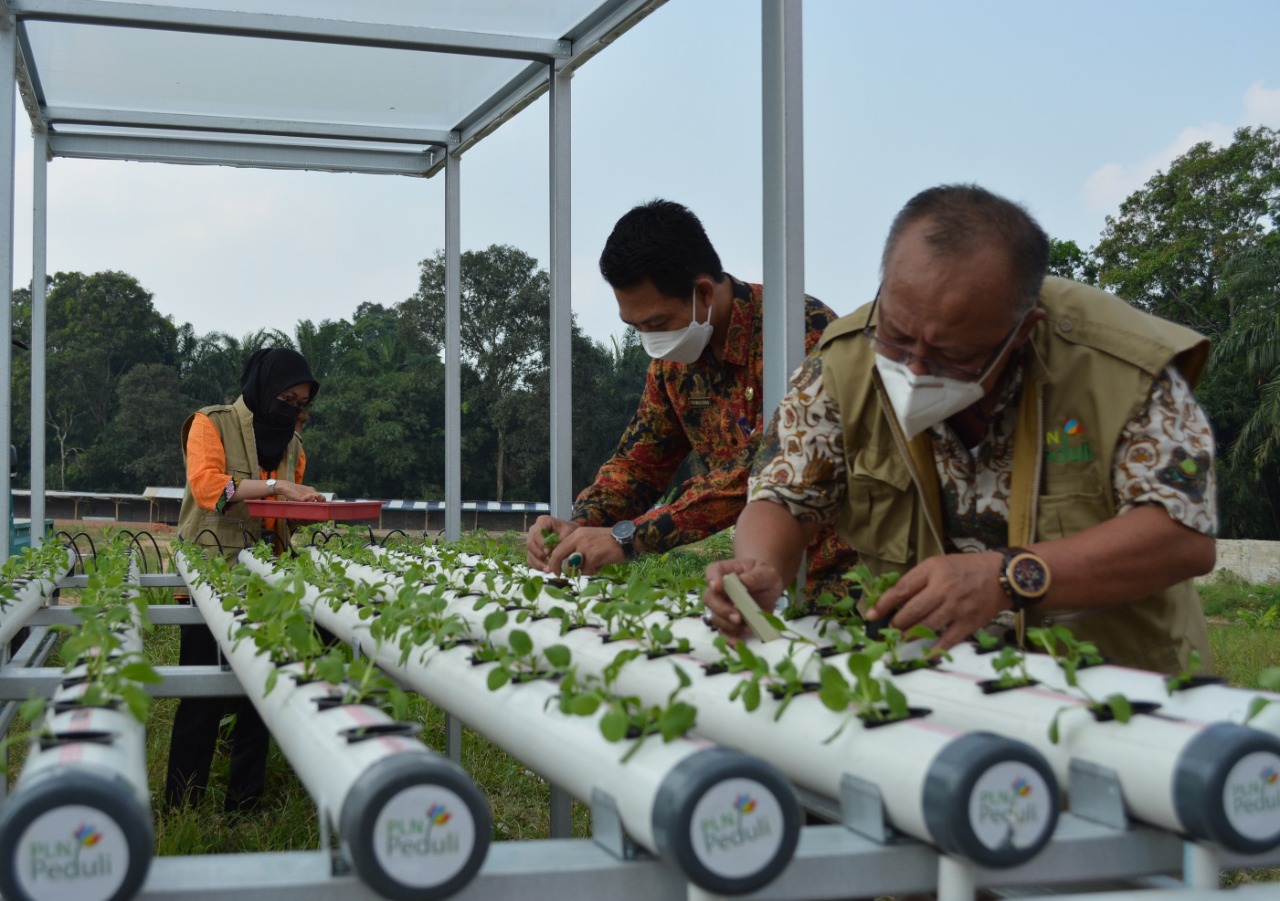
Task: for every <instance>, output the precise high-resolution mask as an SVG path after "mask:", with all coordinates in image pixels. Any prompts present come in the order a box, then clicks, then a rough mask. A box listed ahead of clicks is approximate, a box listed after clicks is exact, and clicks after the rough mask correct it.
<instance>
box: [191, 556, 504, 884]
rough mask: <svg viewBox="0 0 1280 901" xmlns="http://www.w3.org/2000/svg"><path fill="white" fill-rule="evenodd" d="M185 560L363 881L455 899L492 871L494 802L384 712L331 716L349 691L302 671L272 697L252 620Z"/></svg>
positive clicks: (348, 707)
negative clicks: (252, 636)
mask: <svg viewBox="0 0 1280 901" xmlns="http://www.w3.org/2000/svg"><path fill="white" fill-rule="evenodd" d="M246 556H248V555H246ZM176 560H177V565H178V571H179V572H180V573H181V574H182V576H183V578H184V579H185V580H186V582H187V584H188V585H189V586H190V587H191V597H192V600H193V601H194V602H195V604H196V606H197V607H199V608H200V612H201V613H202V614H203V615H204V618H205V622H206V623H207V624H208V626H209V629H210V630H211V631H212V632H213V635H214V637H215V638H216V639H217V641H218V645H219V646H220V647H221V649H222V654H223V657H224V658H225V659H226V660H227V662H228V663H229V664H230V665H231V669H232V670H233V671H234V672H235V674H236V677H237V678H238V679H239V681H240V684H241V685H242V686H243V687H244V689H245V692H246V694H247V695H248V697H249V698H250V700H251V701H252V702H253V705H254V707H255V708H256V709H257V711H258V713H259V714H260V715H261V717H262V719H263V722H265V723H266V724H267V727H268V728H269V729H270V730H271V733H272V735H273V736H274V737H275V739H276V741H277V743H278V744H279V745H280V750H281V751H282V752H283V753H284V755H285V757H286V758H288V760H289V763H290V764H291V765H292V766H293V769H294V771H295V772H296V773H297V775H298V778H299V780H300V781H301V782H302V783H303V785H304V786H306V788H307V791H308V792H309V793H310V794H311V796H312V798H313V799H314V800H315V802H316V805H317V807H318V809H319V811H320V816H321V817H322V818H326V819H327V821H328V822H330V823H332V824H333V825H335V826H336V827H337V830H338V836H339V839H340V840H341V842H342V845H343V848H344V850H345V851H346V853H347V855H348V856H349V858H350V861H351V863H352V865H353V866H354V867H355V869H356V872H357V873H358V874H359V875H360V877H361V879H362V880H363V881H364V882H365V883H366V884H367V885H369V886H370V887H371V888H373V889H374V890H376V891H378V892H379V893H380V894H382V895H384V896H386V897H390V898H402V899H417V898H443V897H448V896H449V895H451V894H453V893H454V892H456V891H458V890H459V889H461V888H462V887H463V886H465V885H466V883H467V882H469V881H470V879H471V878H472V877H473V876H474V875H475V873H476V871H477V870H478V869H479V868H480V865H481V864H482V863H483V861H484V857H485V854H486V853H487V851H488V848H489V843H490V838H491V833H492V821H491V817H490V814H489V809H488V805H487V802H486V801H485V799H484V796H483V795H482V794H481V793H480V792H479V790H478V789H476V787H475V785H474V784H473V783H472V782H471V780H470V778H469V777H468V776H467V775H466V774H465V773H464V772H463V771H462V770H461V768H460V767H458V766H457V765H456V764H454V763H453V762H451V761H449V760H447V759H445V758H443V757H441V756H440V755H438V754H434V753H433V752H431V751H430V750H429V749H428V748H426V747H425V746H424V745H422V743H421V742H419V741H418V740H416V739H415V738H413V737H411V736H407V735H404V734H401V733H402V730H401V729H399V728H398V724H395V723H394V722H393V721H392V720H391V718H390V717H388V716H387V715H386V714H385V713H383V712H382V711H381V710H379V709H377V708H373V707H369V706H365V705H361V704H338V705H337V706H331V707H327V708H323V709H322V707H321V705H322V704H329V703H331V702H332V701H333V700H334V699H335V698H340V697H341V693H342V689H341V687H339V686H334V685H330V684H329V683H327V682H322V681H314V682H302V681H300V678H301V675H302V665H301V664H300V663H290V664H287V665H286V666H284V667H283V668H281V672H280V674H279V678H278V680H277V681H276V683H275V686H274V687H273V689H272V690H271V691H270V693H268V692H267V690H266V685H267V680H268V678H269V677H270V676H271V673H272V671H273V670H275V669H276V666H275V664H273V663H272V661H271V659H270V656H269V655H268V654H267V653H266V652H264V651H259V650H258V649H257V648H256V647H255V646H254V644H253V642H252V641H250V640H248V639H245V640H243V641H239V642H237V641H236V640H235V638H234V635H235V633H236V630H237V629H238V628H239V626H240V625H241V623H243V622H244V614H243V613H233V612H231V611H228V610H225V609H223V603H222V599H221V598H220V597H218V596H217V595H216V594H215V593H214V592H213V590H212V589H211V587H210V586H209V585H208V583H206V582H204V581H202V580H200V579H199V578H198V577H197V576H196V572H195V571H194V568H193V564H192V562H191V561H190V560H188V559H187V558H186V557H185V556H184V555H182V554H179V555H177V558H176ZM361 736H366V737H363V738H361Z"/></svg>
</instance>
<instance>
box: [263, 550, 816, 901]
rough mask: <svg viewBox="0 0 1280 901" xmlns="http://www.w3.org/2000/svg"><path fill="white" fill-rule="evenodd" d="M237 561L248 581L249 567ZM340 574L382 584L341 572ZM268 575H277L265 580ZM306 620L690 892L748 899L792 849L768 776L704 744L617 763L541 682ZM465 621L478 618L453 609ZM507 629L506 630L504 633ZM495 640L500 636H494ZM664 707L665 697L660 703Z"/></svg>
mask: <svg viewBox="0 0 1280 901" xmlns="http://www.w3.org/2000/svg"><path fill="white" fill-rule="evenodd" d="M242 561H243V562H245V563H246V565H249V566H250V567H251V568H254V569H256V570H257V571H258V572H260V573H267V571H268V568H267V567H266V566H265V565H264V564H262V563H261V562H260V561H256V560H255V561H250V560H248V559H245V557H242ZM346 571H347V574H348V576H350V577H353V578H362V577H363V578H365V579H366V581H383V579H382V578H381V575H382V574H380V573H379V574H377V577H376V578H375V577H374V574H373V571H371V570H368V569H367V568H365V567H361V566H359V565H358V564H354V563H347V564H346ZM267 577H268V578H279V577H278V575H276V574H274V573H272V574H270V575H268V576H267ZM303 603H304V606H305V607H306V608H307V609H309V610H311V612H312V614H313V615H314V616H315V619H316V622H318V623H319V624H320V625H322V626H324V628H326V629H328V630H329V631H330V632H333V633H334V634H335V635H337V636H339V637H340V638H342V639H343V640H345V641H348V642H351V643H353V644H357V645H359V647H360V648H361V649H362V650H364V651H365V652H366V653H369V654H371V655H375V656H376V659H377V661H378V663H379V664H380V665H381V666H382V668H383V669H385V670H387V671H391V672H395V673H396V674H397V675H398V676H399V678H401V679H402V680H403V681H404V683H405V684H406V685H408V686H409V687H411V688H413V689H414V690H415V691H417V692H418V693H420V694H422V695H423V696H424V697H426V698H428V699H430V700H431V701H432V702H433V703H435V704H437V705H439V706H440V707H442V708H444V709H445V710H447V711H448V712H449V713H451V714H453V715H454V716H456V717H458V718H460V719H463V720H465V721H466V722H467V723H468V725H470V726H471V727H472V728H474V729H476V730H478V731H479V732H481V733H482V734H483V735H484V736H485V737H486V738H487V739H489V740H490V741H491V742H493V743H494V744H496V745H498V746H499V747H502V748H503V749H504V750H506V751H507V752H508V753H510V754H512V755H513V756H515V757H517V758H519V759H520V760H522V761H524V762H525V763H526V764H527V765H529V766H530V767H531V768H532V769H533V770H535V771H536V772H538V773H539V774H541V775H542V776H543V777H545V778H546V779H547V780H548V781H550V782H551V783H552V784H554V785H557V786H559V787H560V788H562V789H564V790H565V791H567V792H568V793H569V794H571V795H573V796H574V797H576V798H578V799H579V800H581V801H583V802H584V803H588V804H593V805H597V806H598V805H599V804H600V803H601V802H602V801H603V800H604V799H606V798H607V803H609V804H610V805H611V806H612V807H613V808H614V810H615V811H616V813H617V816H618V819H619V820H620V821H621V824H622V826H623V827H624V828H625V829H626V831H627V834H628V835H630V836H631V838H633V839H634V840H635V841H636V843H637V844H639V845H640V846H641V847H644V848H646V849H647V850H649V851H651V852H653V853H656V854H658V855H659V856H660V857H662V858H663V859H664V860H666V861H668V862H670V863H671V864H672V865H673V866H676V867H678V868H679V869H680V870H681V872H683V873H684V874H685V875H686V877H687V878H688V879H689V880H690V881H691V882H693V883H694V884H695V885H697V886H699V887H701V888H702V889H704V890H707V891H711V892H715V893H718V894H741V893H743V892H748V891H755V890H757V889H759V888H761V887H763V886H765V885H767V884H768V883H769V882H771V881H772V880H773V878H774V877H775V876H777V874H778V873H779V872H781V870H782V869H783V868H784V867H785V866H786V865H787V863H788V862H789V861H790V859H791V855H792V853H793V852H794V851H795V847H796V843H797V841H798V840H799V831H800V825H801V818H800V812H799V805H798V802H797V801H796V798H795V794H794V792H793V791H792V790H791V787H790V786H789V785H788V784H787V781H786V780H785V779H784V778H782V776H781V775H779V774H778V773H777V771H776V770H774V768H773V767H771V766H769V765H767V764H765V763H763V762H761V761H759V760H756V759H753V758H751V757H748V756H747V755H745V754H740V753H737V752H734V751H727V750H724V749H720V748H714V747H710V746H708V745H707V744H706V743H704V742H699V741H690V740H688V739H677V740H675V741H672V742H670V743H664V742H663V741H662V738H661V736H650V737H649V738H648V739H646V741H645V742H644V744H643V746H642V747H641V748H639V749H638V751H637V752H636V753H635V755H634V756H633V757H631V759H630V760H628V761H627V762H625V763H624V762H622V758H623V756H624V755H625V754H626V752H627V750H629V749H630V748H631V746H632V744H633V740H627V741H626V742H625V743H624V744H622V745H618V744H611V743H609V742H608V741H606V740H605V739H604V737H603V736H602V735H601V733H600V729H599V719H600V717H601V716H602V715H603V713H604V711H603V710H600V711H597V713H596V714H595V715H593V716H590V717H577V716H570V715H566V714H562V713H561V712H560V711H559V708H558V704H557V700H558V694H559V689H558V687H557V686H556V685H555V684H553V683H551V682H548V681H546V680H534V681H529V682H525V683H521V684H518V685H515V684H508V685H506V686H504V687H503V688H501V689H499V690H497V691H490V690H489V688H488V685H487V679H488V675H489V672H490V670H491V669H492V668H493V666H494V664H492V663H488V664H483V665H475V664H474V663H473V662H472V659H471V657H472V649H471V648H470V647H467V646H456V647H453V648H450V649H448V650H441V649H440V648H435V647H429V648H423V649H421V650H420V651H419V650H414V651H413V652H412V653H410V655H409V657H408V659H407V660H405V661H404V662H403V663H401V662H400V656H401V654H400V650H399V646H398V636H397V637H396V638H393V639H391V640H389V641H388V642H387V643H385V644H383V645H382V646H380V647H377V646H375V644H374V642H373V641H372V639H371V638H370V636H369V632H368V626H369V621H368V620H367V619H363V620H362V619H361V618H360V610H359V608H357V607H355V606H353V605H351V604H343V605H341V606H339V607H338V608H337V609H336V610H335V609H333V607H332V606H331V605H330V604H329V603H328V601H327V600H322V599H321V598H320V596H319V592H318V591H317V590H316V589H315V588H314V587H311V588H309V589H308V592H307V595H306V597H305V598H304V601H303ZM459 606H461V607H465V608H466V609H467V611H468V613H469V614H470V615H472V616H477V615H478V616H479V617H480V618H481V619H483V616H484V614H483V613H479V614H476V613H475V612H474V611H471V610H470V607H471V604H470V602H469V601H468V602H465V603H463V604H461V605H459ZM508 631H509V630H508ZM499 637H500V636H499ZM663 702H665V698H664V699H663Z"/></svg>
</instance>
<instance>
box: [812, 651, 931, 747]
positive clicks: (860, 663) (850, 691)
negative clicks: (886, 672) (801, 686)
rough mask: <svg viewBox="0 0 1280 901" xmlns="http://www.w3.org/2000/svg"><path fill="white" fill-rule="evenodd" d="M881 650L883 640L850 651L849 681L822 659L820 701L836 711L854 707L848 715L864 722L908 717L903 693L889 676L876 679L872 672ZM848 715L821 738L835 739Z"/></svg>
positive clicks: (829, 740) (908, 708) (882, 721)
mask: <svg viewBox="0 0 1280 901" xmlns="http://www.w3.org/2000/svg"><path fill="white" fill-rule="evenodd" d="M884 652H885V646H884V644H882V643H880V642H869V643H868V644H867V646H866V648H864V649H863V650H862V651H861V652H860V653H854V654H850V655H849V658H848V666H849V674H850V675H851V676H853V684H852V685H850V684H849V683H848V682H847V681H845V678H844V676H842V675H841V674H840V671H839V670H838V669H836V668H835V667H834V666H830V665H828V664H825V663H824V664H823V665H822V669H821V671H820V673H819V677H818V679H819V686H820V687H819V689H818V697H819V699H820V700H821V701H822V703H823V705H824V706H825V707H826V708H827V709H828V710H834V711H835V712H836V713H843V712H844V711H846V710H848V709H849V708H850V707H853V708H854V713H853V715H852V716H851V717H850V718H849V719H852V717H853V716H856V717H858V718H859V719H861V720H862V721H863V722H865V723H867V724H872V723H887V722H894V721H896V720H903V719H907V718H908V717H910V716H911V709H910V707H909V706H908V705H907V697H906V695H904V694H903V693H902V691H901V690H900V689H899V688H898V687H897V686H895V685H894V684H893V682H891V681H890V680H888V679H877V678H875V677H873V676H872V675H871V669H872V667H873V666H875V664H876V661H877V660H879V659H880V656H881V655H882V654H883V653H884ZM849 719H846V720H845V721H844V722H842V723H841V724H840V728H838V729H836V731H835V732H833V733H831V734H830V735H828V736H827V737H826V738H825V739H824V740H823V742H824V744H825V743H829V742H832V741H834V740H835V739H836V737H837V736H838V735H839V734H840V733H841V732H843V731H844V729H845V726H847V725H848V724H849Z"/></svg>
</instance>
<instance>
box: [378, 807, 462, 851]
mask: <svg viewBox="0 0 1280 901" xmlns="http://www.w3.org/2000/svg"><path fill="white" fill-rule="evenodd" d="M452 818H453V814H451V813H450V812H449V808H447V807H445V806H444V805H443V804H439V803H436V804H431V805H429V806H428V807H427V809H426V811H425V813H424V814H423V816H421V817H416V816H415V817H408V818H406V819H391V820H388V821H387V828H386V835H385V838H386V852H387V853H388V854H399V855H402V856H405V857H427V856H432V855H440V854H456V853H458V852H459V851H460V850H461V849H462V843H461V841H460V840H459V838H458V834H457V830H456V829H450V830H447V831H445V832H444V834H443V835H437V834H435V833H436V830H437V828H438V827H442V826H444V825H446V824H447V823H448V822H449V820H451V819H452Z"/></svg>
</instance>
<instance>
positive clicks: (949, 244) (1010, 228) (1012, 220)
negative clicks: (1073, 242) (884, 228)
mask: <svg viewBox="0 0 1280 901" xmlns="http://www.w3.org/2000/svg"><path fill="white" fill-rule="evenodd" d="M922 221H927V222H928V223H929V225H928V229H927V231H926V232H925V234H924V240H925V242H926V243H927V244H928V245H929V246H930V247H932V248H933V250H934V252H935V253H937V254H938V255H939V256H942V257H952V256H957V255H959V254H962V253H966V252H969V251H972V250H974V249H975V248H977V247H979V246H982V245H988V244H989V245H995V246H999V247H1003V248H1004V250H1005V251H1006V252H1007V253H1008V255H1009V261H1010V263H1012V264H1013V271H1014V289H1015V291H1016V300H1017V309H1016V310H1015V312H1016V313H1017V314H1019V315H1021V314H1025V313H1026V312H1027V311H1028V310H1030V309H1031V308H1032V307H1034V306H1035V305H1036V300H1037V299H1038V298H1039V296H1040V289H1041V287H1042V286H1043V285H1044V277H1045V274H1046V273H1047V271H1048V268H1049V236H1048V235H1046V234H1045V232H1044V229H1042V228H1041V227H1040V225H1039V223H1037V222H1036V221H1035V219H1033V218H1031V214H1030V213H1028V212H1027V211H1026V210H1025V209H1023V208H1022V207H1021V206H1020V205H1018V204H1016V203H1014V202H1013V201H1011V200H1006V199H1005V198H1003V197H1000V196H998V195H996V194H992V193H991V192H990V191H988V190H986V189H985V188H980V187H978V186H977V185H939V186H937V187H934V188H929V189H928V190H925V191H921V192H920V193H919V194H917V195H916V196H915V197H912V198H911V199H910V200H908V201H907V205H906V206H904V207H903V208H902V210H901V211H899V213H898V215H897V216H895V217H894V220H893V224H892V225H891V226H890V227H889V237H888V238H887V239H886V240H885V244H884V253H883V255H882V256H881V258H880V268H881V271H882V272H883V271H884V269H885V267H886V265H887V264H888V262H889V257H890V256H892V254H893V250H894V248H895V247H896V246H897V243H898V239H899V238H901V237H902V234H903V233H904V232H905V231H906V230H907V229H908V228H909V227H910V226H912V225H914V224H915V223H917V222H922Z"/></svg>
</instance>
